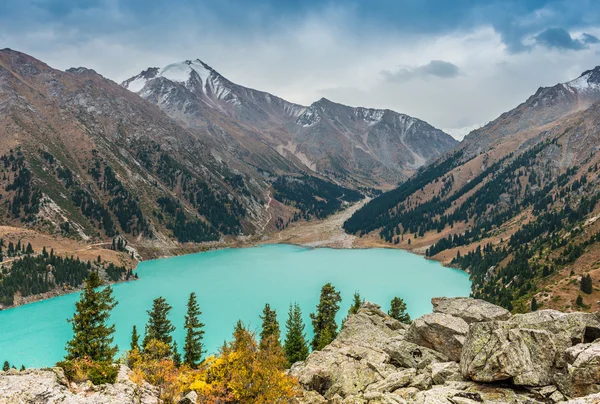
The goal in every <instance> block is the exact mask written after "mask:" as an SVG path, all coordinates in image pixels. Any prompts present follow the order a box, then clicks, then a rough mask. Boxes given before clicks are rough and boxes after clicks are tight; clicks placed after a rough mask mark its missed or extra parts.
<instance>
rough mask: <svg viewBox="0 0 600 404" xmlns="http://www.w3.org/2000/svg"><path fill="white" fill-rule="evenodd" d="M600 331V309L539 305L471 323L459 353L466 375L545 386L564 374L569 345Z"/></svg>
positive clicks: (463, 371)
mask: <svg viewBox="0 0 600 404" xmlns="http://www.w3.org/2000/svg"><path fill="white" fill-rule="evenodd" d="M597 331H600V320H599V318H598V316H597V315H595V314H589V313H561V312H558V311H554V310H541V311H537V312H533V313H528V314H519V315H515V316H513V317H512V318H510V319H509V320H508V321H488V322H482V323H474V324H471V326H470V329H469V333H468V335H467V338H466V341H465V344H464V349H463V352H462V355H461V364H460V365H461V371H462V374H463V376H464V377H466V378H468V379H471V380H473V381H478V382H495V381H501V380H510V381H511V382H512V383H514V384H516V385H525V386H545V385H548V384H554V383H555V382H557V380H561V379H564V378H565V376H564V374H565V372H566V368H567V361H566V353H565V351H566V350H567V349H568V348H570V347H571V346H573V345H575V344H578V343H582V342H586V341H587V340H588V339H589V338H590V337H592V336H594V335H596V333H597Z"/></svg>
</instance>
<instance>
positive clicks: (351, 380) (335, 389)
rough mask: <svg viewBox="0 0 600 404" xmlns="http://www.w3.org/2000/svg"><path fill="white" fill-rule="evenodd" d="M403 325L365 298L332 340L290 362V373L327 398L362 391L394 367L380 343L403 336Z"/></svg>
mask: <svg viewBox="0 0 600 404" xmlns="http://www.w3.org/2000/svg"><path fill="white" fill-rule="evenodd" d="M404 328H405V327H404V326H403V325H402V324H401V323H400V322H398V321H396V320H394V319H392V318H391V317H390V316H388V315H387V314H385V313H384V312H383V311H381V310H380V309H379V306H377V305H374V304H372V303H368V302H366V303H364V304H363V306H362V307H361V309H360V310H359V312H358V313H357V314H355V315H353V316H350V317H349V318H348V320H347V321H346V322H345V324H344V328H343V329H342V331H341V332H340V334H339V335H338V337H337V338H336V339H335V341H333V342H332V343H331V344H330V345H328V346H327V347H325V348H324V349H323V350H321V351H315V352H313V353H311V354H310V355H309V356H308V358H307V359H306V361H304V362H303V363H298V364H295V365H294V366H292V369H290V374H291V375H292V376H295V377H297V378H298V381H299V382H300V384H301V385H302V386H303V387H304V388H306V389H309V390H314V391H316V392H318V393H319V394H321V395H322V396H323V397H325V398H326V399H332V398H333V397H334V396H335V395H339V396H340V397H342V398H344V397H346V396H350V395H357V394H359V393H362V392H364V391H366V389H367V387H368V386H369V385H371V384H373V383H376V382H380V381H382V380H384V379H385V378H386V377H387V376H389V375H390V374H392V373H394V372H396V371H397V369H396V367H395V366H394V365H392V364H391V363H390V356H389V354H388V353H386V352H385V351H384V350H383V347H384V346H387V342H388V341H389V340H390V339H392V338H399V337H402V335H403V334H404Z"/></svg>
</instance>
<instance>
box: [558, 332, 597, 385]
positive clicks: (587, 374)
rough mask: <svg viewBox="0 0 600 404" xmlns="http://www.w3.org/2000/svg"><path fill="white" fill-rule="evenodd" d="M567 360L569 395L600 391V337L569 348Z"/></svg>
mask: <svg viewBox="0 0 600 404" xmlns="http://www.w3.org/2000/svg"><path fill="white" fill-rule="evenodd" d="M566 360H567V363H568V367H567V369H568V376H569V377H568V386H569V388H568V390H569V391H568V393H569V395H571V396H583V395H587V394H591V393H600V339H599V340H596V341H595V342H593V343H591V344H577V345H575V346H573V347H571V348H569V349H567V350H566Z"/></svg>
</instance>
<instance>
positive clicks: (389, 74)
mask: <svg viewBox="0 0 600 404" xmlns="http://www.w3.org/2000/svg"><path fill="white" fill-rule="evenodd" d="M381 73H382V75H383V76H384V77H385V78H386V80H389V81H408V80H411V79H413V78H419V77H420V78H424V77H428V76H433V77H439V78H443V79H449V78H453V77H456V76H458V75H459V74H460V69H459V68H458V66H456V65H455V64H453V63H450V62H445V61H443V60H432V61H431V62H429V63H427V64H425V65H422V66H417V67H401V68H399V69H397V70H395V71H389V70H384V71H382V72H381Z"/></svg>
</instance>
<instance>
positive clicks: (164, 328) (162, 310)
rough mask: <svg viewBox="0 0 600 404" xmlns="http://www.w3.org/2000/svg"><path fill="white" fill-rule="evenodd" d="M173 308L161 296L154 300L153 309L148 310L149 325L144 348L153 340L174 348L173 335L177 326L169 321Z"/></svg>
mask: <svg viewBox="0 0 600 404" xmlns="http://www.w3.org/2000/svg"><path fill="white" fill-rule="evenodd" d="M171 309H172V307H171V305H170V304H169V303H167V301H166V300H165V299H164V298H163V297H162V296H161V297H157V298H156V299H154V301H153V303H152V309H151V310H148V311H147V313H148V324H146V332H145V334H144V341H143V343H142V345H143V348H144V349H145V348H146V346H147V345H148V343H149V342H150V341H152V340H153V339H155V340H158V341H161V342H164V343H165V344H167V345H168V346H170V347H172V346H173V337H172V336H171V333H172V332H173V331H175V326H174V325H173V324H172V323H171V321H170V320H169V319H168V317H167V316H168V314H169V312H170V311H171Z"/></svg>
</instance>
